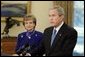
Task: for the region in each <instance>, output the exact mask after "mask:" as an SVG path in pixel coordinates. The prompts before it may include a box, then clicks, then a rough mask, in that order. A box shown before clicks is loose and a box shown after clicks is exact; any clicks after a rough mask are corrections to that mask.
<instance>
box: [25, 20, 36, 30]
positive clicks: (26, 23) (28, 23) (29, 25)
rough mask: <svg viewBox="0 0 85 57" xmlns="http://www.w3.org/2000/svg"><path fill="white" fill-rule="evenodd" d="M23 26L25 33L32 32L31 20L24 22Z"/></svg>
mask: <svg viewBox="0 0 85 57" xmlns="http://www.w3.org/2000/svg"><path fill="white" fill-rule="evenodd" d="M24 26H25V29H26V30H27V31H32V30H33V29H34V28H35V24H34V23H33V20H26V21H24Z"/></svg>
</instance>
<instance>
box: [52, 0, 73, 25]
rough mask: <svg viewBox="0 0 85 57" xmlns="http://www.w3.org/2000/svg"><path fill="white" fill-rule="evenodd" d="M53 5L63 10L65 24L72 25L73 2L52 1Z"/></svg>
mask: <svg viewBox="0 0 85 57" xmlns="http://www.w3.org/2000/svg"><path fill="white" fill-rule="evenodd" d="M53 4H54V6H55V5H60V6H61V7H63V8H64V11H65V23H66V24H68V25H72V19H73V1H54V2H53Z"/></svg>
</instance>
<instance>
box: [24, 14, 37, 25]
mask: <svg viewBox="0 0 85 57" xmlns="http://www.w3.org/2000/svg"><path fill="white" fill-rule="evenodd" d="M29 20H33V23H34V24H35V25H36V18H35V16H34V15H32V14H27V15H25V16H24V18H23V25H25V24H24V21H29Z"/></svg>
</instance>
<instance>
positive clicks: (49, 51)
mask: <svg viewBox="0 0 85 57" xmlns="http://www.w3.org/2000/svg"><path fill="white" fill-rule="evenodd" d="M52 31H53V27H49V28H46V29H45V31H44V35H43V40H42V42H41V45H40V48H38V52H39V54H41V53H45V54H46V56H72V53H73V49H74V47H75V45H76V42H77V32H76V30H75V29H73V28H72V27H69V26H68V25H66V24H65V23H64V24H63V25H62V27H61V28H60V30H59V31H58V33H57V35H56V37H55V39H54V42H53V45H52V46H51V36H52Z"/></svg>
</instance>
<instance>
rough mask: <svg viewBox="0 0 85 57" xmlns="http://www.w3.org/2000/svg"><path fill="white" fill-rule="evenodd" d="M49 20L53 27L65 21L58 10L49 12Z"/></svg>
mask: <svg viewBox="0 0 85 57" xmlns="http://www.w3.org/2000/svg"><path fill="white" fill-rule="evenodd" d="M49 19H50V23H51V25H52V26H54V27H57V26H58V25H60V23H61V22H62V20H63V16H62V15H61V16H60V15H59V14H58V11H57V10H56V9H51V10H50V11H49Z"/></svg>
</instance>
